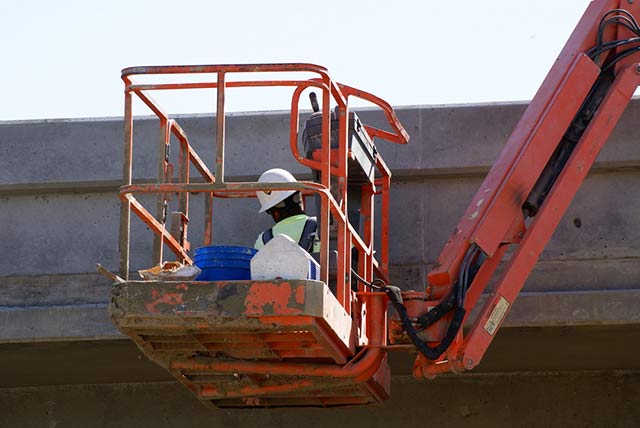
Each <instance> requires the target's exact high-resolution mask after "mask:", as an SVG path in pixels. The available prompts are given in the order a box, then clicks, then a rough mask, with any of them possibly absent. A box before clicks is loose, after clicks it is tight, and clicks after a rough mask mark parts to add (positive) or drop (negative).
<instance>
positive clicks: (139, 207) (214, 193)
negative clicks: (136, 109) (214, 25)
mask: <svg viewBox="0 0 640 428" xmlns="http://www.w3.org/2000/svg"><path fill="white" fill-rule="evenodd" d="M236 73H253V74H254V75H255V76H256V79H254V80H234V75H235V74H236ZM261 73H270V74H269V76H270V77H269V79H264V80H260V76H261ZM274 73H275V74H277V73H287V74H286V76H287V77H286V78H285V79H282V80H277V79H273V74H274ZM291 73H300V74H301V75H303V74H304V75H305V76H311V77H309V78H306V79H291V78H290V76H291ZM182 74H201V75H203V81H202V82H196V83H194V82H180V81H178V82H174V83H145V82H137V81H136V82H134V79H141V78H145V77H147V76H149V75H182ZM206 74H208V75H207V76H205V75H206ZM212 76H213V77H212ZM122 78H123V80H124V82H125V139H124V143H125V144H124V150H125V156H124V159H125V165H124V179H123V185H122V187H121V188H120V199H121V201H122V212H121V214H122V215H121V228H120V249H121V269H120V271H121V275H122V276H123V277H124V278H125V279H127V281H125V282H123V283H119V284H118V285H116V286H114V290H113V292H112V304H111V313H112V318H113V320H114V322H115V323H116V325H118V327H119V329H120V330H121V331H122V332H124V333H125V334H127V335H129V336H130V337H131V338H132V339H133V340H134V341H135V342H136V343H137V344H138V346H139V347H140V348H141V349H142V350H143V351H144V352H145V354H146V355H147V356H148V357H149V358H151V359H152V360H153V361H155V362H157V363H158V364H160V365H161V366H163V367H164V368H166V369H167V370H168V371H169V372H171V373H172V374H173V375H174V376H175V377H176V378H177V379H178V380H180V381H181V382H182V383H184V384H185V386H187V387H188V388H189V389H190V390H191V391H192V392H193V393H194V394H195V395H196V396H198V397H199V398H200V399H202V400H203V401H205V402H207V403H213V404H215V405H217V406H225V407H272V406H283V405H284V406H342V405H354V404H367V403H375V402H380V401H382V400H385V399H387V398H388V395H389V383H390V373H389V368H388V365H387V363H386V357H385V355H386V345H387V333H386V304H387V296H386V295H385V294H384V293H374V292H370V291H367V290H365V289H364V287H362V285H360V288H359V289H360V291H359V292H358V293H354V292H353V291H352V285H351V276H350V275H349V272H350V271H351V248H352V247H353V248H355V249H356V251H357V252H358V254H359V268H358V269H359V274H360V276H362V277H363V278H364V279H365V280H366V281H372V280H373V279H374V276H375V275H377V276H378V277H383V278H387V276H388V260H389V255H388V248H389V245H388V242H387V240H388V236H389V234H388V230H387V228H388V224H389V223H388V218H387V217H388V215H389V197H388V192H389V190H390V188H389V187H390V186H389V184H390V177H391V173H390V171H389V169H388V168H387V166H386V165H385V163H384V161H383V160H382V158H381V157H380V156H377V159H376V162H375V167H376V169H377V174H378V178H376V179H375V180H374V181H375V182H373V181H372V182H371V183H369V184H368V187H367V185H363V186H364V187H367V188H368V189H369V190H367V191H365V192H363V196H362V201H361V203H362V206H363V216H364V217H365V218H366V221H365V225H366V227H365V229H364V233H363V234H362V236H361V235H360V234H359V230H356V228H354V227H353V225H351V224H349V220H348V216H347V212H348V211H347V210H348V207H347V194H346V192H347V186H346V183H347V182H348V180H349V177H348V168H347V161H348V159H350V158H353V154H352V153H351V150H350V149H349V147H348V145H347V134H348V129H347V120H346V119H347V118H348V117H349V106H348V105H349V100H350V99H352V98H361V99H364V100H366V101H368V102H371V103H372V104H374V105H376V106H378V107H380V109H381V110H382V111H383V113H384V115H385V117H386V118H387V121H388V125H389V128H390V129H391V132H389V131H385V130H380V129H377V128H374V127H371V126H366V125H365V130H366V132H368V134H369V136H370V137H371V138H379V139H385V140H388V141H391V142H394V143H400V144H406V143H407V141H408V134H407V133H406V131H405V130H404V128H403V127H402V125H401V124H400V122H399V120H398V118H397V116H396V115H395V113H394V112H393V109H392V108H391V106H390V105H389V104H388V103H386V102H385V101H383V100H381V99H380V98H378V97H375V96H374V95H372V94H369V93H367V92H364V91H360V90H358V89H355V88H352V87H350V86H346V85H342V84H339V83H337V82H335V81H333V80H332V79H331V77H330V76H329V74H328V72H327V71H326V69H324V68H323V67H320V66H316V65H313V64H248V65H205V66H165V67H133V68H127V69H125V70H123V72H122ZM274 86H283V87H291V88H292V92H293V94H292V102H291V120H290V124H291V126H290V131H289V138H290V142H289V146H290V149H291V152H292V155H293V157H294V158H295V159H297V160H298V162H300V163H301V164H303V165H305V166H307V167H310V168H312V169H315V170H316V171H319V172H320V173H321V177H322V180H321V182H320V183H315V182H307V181H300V182H297V183H267V184H264V183H263V184H261V183H255V182H233V183H228V182H226V180H225V150H226V145H227V141H226V138H225V137H226V135H225V125H226V123H225V103H226V99H227V98H228V97H229V96H232V93H233V88H239V87H274ZM312 88H314V89H316V90H319V91H321V93H322V105H323V110H322V112H323V116H322V145H321V148H320V150H319V151H318V157H317V158H316V159H307V158H305V157H303V156H302V155H301V154H300V153H299V151H298V141H299V137H300V136H299V127H300V123H299V116H300V111H299V104H300V102H301V101H300V97H301V95H302V94H303V93H304V91H305V90H307V89H312ZM183 89H189V90H191V89H208V90H215V91H216V100H217V102H216V106H217V108H216V136H215V146H216V151H215V163H214V167H213V168H212V169H210V168H209V167H208V166H207V165H206V164H205V162H203V161H202V158H201V157H199V156H198V154H197V153H196V152H195V150H194V149H193V147H192V146H191V144H190V142H189V139H188V138H187V134H186V132H185V131H184V130H183V128H182V127H181V126H180V125H179V124H178V122H177V121H176V120H175V119H173V118H171V117H170V116H169V113H168V112H166V111H165V110H164V109H163V108H162V107H161V106H160V105H159V104H158V103H157V102H156V101H155V100H154V99H153V98H152V96H151V93H152V92H154V91H166V90H183ZM134 96H136V97H138V98H139V99H140V100H141V101H142V102H143V103H144V104H145V105H146V106H147V107H148V108H149V109H150V110H151V111H152V112H153V113H154V114H155V115H156V116H157V117H158V119H159V120H160V125H161V126H160V129H161V135H160V139H159V145H158V147H159V154H158V180H157V182H156V183H153V184H138V183H133V181H132V175H131V171H132V166H133V165H132V163H133V158H132V156H131V154H132V152H133V144H134V140H133V126H134V120H133V111H132V98H133V97H134ZM332 103H335V104H336V105H337V114H338V116H339V117H340V119H341V120H340V121H339V122H338V123H339V129H338V146H337V148H332V147H331V142H330V138H329V135H330V134H331V133H330V127H331V123H330V114H329V113H330V107H331V104H332ZM172 136H174V137H176V138H177V139H178V141H179V142H180V151H179V159H178V161H179V165H178V166H177V167H174V166H173V164H172V163H171V161H170V160H169V159H168V157H167V153H168V152H169V150H168V145H169V139H170V138H171V137H172ZM191 167H195V169H196V170H197V171H198V172H199V173H200V175H201V176H202V180H203V181H204V182H197V183H194V182H192V181H191V178H190V168H191ZM174 170H175V171H177V175H178V177H174V172H175V171H174ZM211 171H213V172H211ZM260 172H261V171H255V173H256V175H257V174H259V173H260ZM332 182H339V183H341V185H340V186H338V189H337V190H336V189H332V190H330V188H331V183H332ZM257 190H298V191H300V192H302V194H303V195H305V196H310V195H318V196H319V197H320V200H321V210H320V213H319V214H320V221H319V223H320V231H321V255H320V259H321V279H322V282H314V281H278V280H274V281H260V282H251V281H244V282H243V281H237V282H205V283H203V282H150V281H145V282H138V281H128V271H129V245H130V243H129V240H130V232H129V229H130V212H131V211H133V212H134V213H135V214H136V215H137V216H138V217H139V218H140V219H141V220H142V221H143V222H144V223H145V224H146V225H147V226H148V227H149V229H150V230H151V231H152V232H153V233H154V234H155V236H156V241H155V245H154V251H155V257H154V262H156V263H158V262H161V261H162V259H163V252H162V249H163V247H167V248H168V249H169V250H171V251H172V252H173V253H174V254H175V255H176V256H177V257H178V259H180V260H182V261H184V262H185V263H192V260H191V258H190V254H189V241H188V237H187V235H188V234H187V232H188V230H189V229H188V222H189V221H190V219H191V216H190V215H189V208H190V206H189V195H190V194H192V193H203V194H205V195H206V196H207V198H206V201H205V210H206V215H205V224H204V228H203V229H204V237H203V241H204V244H205V245H209V244H211V243H212V242H213V238H212V218H213V216H215V215H216V212H215V210H214V207H213V199H214V198H216V197H223V198H247V197H255V192H256V191H257ZM149 194H151V195H156V196H157V202H156V205H157V212H156V215H155V216H154V215H153V214H151V213H150V212H149V210H148V209H147V208H145V207H144V206H143V204H142V203H141V202H140V201H139V200H138V199H137V198H136V196H137V195H149ZM174 194H177V195H178V205H179V212H178V213H174V214H172V216H173V217H174V218H176V219H177V220H176V221H178V222H179V225H178V227H174V228H173V229H172V230H169V228H168V227H167V225H166V220H167V212H166V208H165V207H166V201H167V200H168V199H169V198H170V197H172V196H171V195H174ZM376 197H380V198H382V206H383V209H382V225H381V232H382V233H381V236H382V241H381V242H380V244H379V248H380V253H379V254H380V257H381V261H380V262H379V261H378V260H376V257H375V254H374V235H375V234H374V224H375V219H374V211H373V206H374V198H376ZM330 222H333V224H334V227H335V228H336V230H337V246H338V248H337V250H338V254H339V257H338V260H337V264H338V266H337V271H338V272H342V274H339V275H338V276H337V279H336V291H335V296H334V295H333V294H332V293H331V292H330V291H329V289H328V288H327V285H326V284H327V283H328V281H329V268H328V251H329V249H328V243H329V241H330V239H329V229H330V228H329V224H330ZM354 307H355V308H358V310H357V311H353V313H352V309H353V308H354ZM365 314H366V315H365Z"/></svg>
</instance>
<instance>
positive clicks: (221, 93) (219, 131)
mask: <svg viewBox="0 0 640 428" xmlns="http://www.w3.org/2000/svg"><path fill="white" fill-rule="evenodd" d="M224 98H225V73H224V72H222V71H220V72H218V104H217V107H216V182H218V183H224V139H225V112H224Z"/></svg>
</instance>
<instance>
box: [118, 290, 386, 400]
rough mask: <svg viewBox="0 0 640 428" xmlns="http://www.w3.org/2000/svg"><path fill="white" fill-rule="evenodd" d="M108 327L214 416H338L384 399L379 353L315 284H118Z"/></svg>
mask: <svg viewBox="0 0 640 428" xmlns="http://www.w3.org/2000/svg"><path fill="white" fill-rule="evenodd" d="M110 311H111V318H112V320H113V321H114V323H115V324H116V325H117V327H118V329H119V330H120V331H121V332H122V333H124V334H125V335H127V336H129V337H130V338H131V339H133V341H134V342H135V343H136V344H137V345H138V347H139V348H140V349H141V350H142V351H143V352H144V353H145V355H146V356H147V357H148V358H149V359H150V360H152V361H154V362H155V363H157V364H159V365H160V366H162V367H163V368H165V369H166V370H168V371H169V372H170V373H171V374H172V375H173V376H174V377H175V378H176V379H178V380H179V381H180V382H182V383H183V384H184V385H186V386H187V387H188V388H189V389H190V390H191V391H192V392H193V393H194V394H195V395H196V396H197V397H198V398H199V399H201V400H203V401H204V402H205V403H206V404H210V405H214V406H217V407H292V406H318V407H332V406H348V405H361V404H373V403H377V402H381V401H383V400H385V399H387V398H388V395H389V384H390V373H389V368H388V365H387V362H386V357H385V354H384V352H383V351H382V350H381V349H375V348H365V349H362V350H358V349H356V346H355V342H356V340H355V328H354V326H353V325H352V324H353V323H352V320H351V318H350V317H349V315H348V314H347V313H346V312H345V311H344V309H343V308H342V306H341V305H340V303H339V302H338V301H337V299H336V298H335V296H334V295H333V294H332V293H331V292H330V291H329V289H328V287H327V286H326V285H325V284H324V283H323V282H320V281H309V280H274V281H216V282H203V281H186V282H185V281H181V282H162V281H128V282H123V283H116V284H114V286H113V289H112V293H111V304H110Z"/></svg>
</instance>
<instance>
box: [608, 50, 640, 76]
mask: <svg viewBox="0 0 640 428" xmlns="http://www.w3.org/2000/svg"><path fill="white" fill-rule="evenodd" d="M636 52H640V46H636V47H635V48H630V49H626V50H624V51H622V52H620V53H619V54H617V55H616V56H614V57H613V58H611V60H609V61H607V63H606V65H605V66H604V67H603V68H602V71H601V73H604V72H605V71H608V70H610V69H611V67H613V66H614V65H616V64H617V63H618V62H619V61H621V60H623V59H624V58H626V57H628V56H630V55H633V54H634V53H636Z"/></svg>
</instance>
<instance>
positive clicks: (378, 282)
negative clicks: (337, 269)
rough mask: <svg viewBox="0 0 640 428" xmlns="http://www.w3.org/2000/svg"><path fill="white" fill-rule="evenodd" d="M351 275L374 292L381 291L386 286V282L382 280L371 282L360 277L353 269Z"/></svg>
mask: <svg viewBox="0 0 640 428" xmlns="http://www.w3.org/2000/svg"><path fill="white" fill-rule="evenodd" d="M351 275H353V276H355V277H356V279H357V280H358V281H360V282H361V283H363V284H364V285H366V286H367V287H369V288H373V289H374V290H381V289H382V288H383V287H384V286H385V285H386V284H385V282H384V281H383V280H381V279H374V280H373V281H371V282H369V281H367V280H366V279H364V278H363V277H361V276H360V275H358V273H357V272H356V271H355V270H353V269H351ZM376 284H382V285H376Z"/></svg>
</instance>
